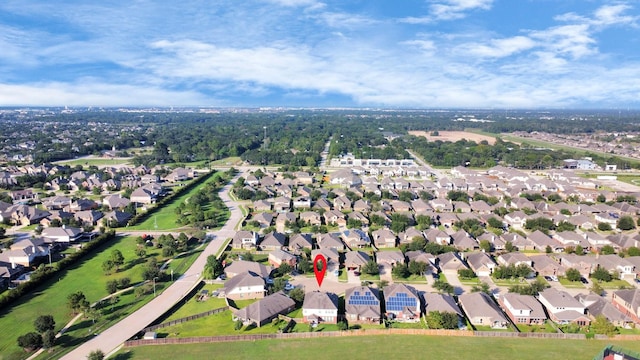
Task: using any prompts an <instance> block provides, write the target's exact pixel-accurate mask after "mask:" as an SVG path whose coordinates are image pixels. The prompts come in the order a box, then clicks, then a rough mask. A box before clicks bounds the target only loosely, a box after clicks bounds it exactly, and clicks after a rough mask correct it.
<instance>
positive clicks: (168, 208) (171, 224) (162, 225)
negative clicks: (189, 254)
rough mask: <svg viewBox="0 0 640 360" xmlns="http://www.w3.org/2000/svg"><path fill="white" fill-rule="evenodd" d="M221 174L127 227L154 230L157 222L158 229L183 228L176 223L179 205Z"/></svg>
mask: <svg viewBox="0 0 640 360" xmlns="http://www.w3.org/2000/svg"><path fill="white" fill-rule="evenodd" d="M219 176H222V173H215V174H213V176H211V178H209V179H207V181H205V182H203V183H202V184H200V185H198V186H195V187H194V188H192V189H191V190H189V191H188V192H186V193H184V194H182V195H180V196H178V197H177V198H175V199H173V201H171V203H169V204H167V205H165V206H164V207H162V208H161V209H159V210H158V211H156V212H155V213H154V214H153V215H150V216H149V217H148V218H147V219H146V220H145V221H143V222H141V223H140V224H137V225H135V226H130V227H127V229H131V230H149V231H152V230H156V227H155V226H156V224H157V225H158V228H157V230H175V229H180V228H183V225H179V224H176V219H177V216H176V212H175V210H176V208H177V207H178V205H180V204H181V203H182V202H183V201H185V200H186V199H188V198H189V197H191V196H193V195H194V194H195V193H197V192H198V191H200V189H202V188H203V187H204V186H205V185H206V184H207V183H210V182H212V181H214V180H215V179H216V177H219ZM227 217H228V216H227ZM221 223H223V222H221ZM185 228H186V227H185Z"/></svg>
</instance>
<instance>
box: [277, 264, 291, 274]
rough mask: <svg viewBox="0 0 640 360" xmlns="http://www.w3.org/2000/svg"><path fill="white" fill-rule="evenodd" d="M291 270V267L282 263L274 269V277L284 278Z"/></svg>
mask: <svg viewBox="0 0 640 360" xmlns="http://www.w3.org/2000/svg"><path fill="white" fill-rule="evenodd" d="M292 270H293V268H292V267H291V265H289V264H287V263H282V264H280V266H279V267H278V268H277V269H276V276H285V275H286V274H288V273H290V272H291V271H292Z"/></svg>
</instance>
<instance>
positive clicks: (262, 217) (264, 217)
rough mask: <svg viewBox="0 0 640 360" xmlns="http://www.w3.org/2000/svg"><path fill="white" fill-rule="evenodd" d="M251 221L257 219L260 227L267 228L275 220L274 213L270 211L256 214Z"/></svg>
mask: <svg viewBox="0 0 640 360" xmlns="http://www.w3.org/2000/svg"><path fill="white" fill-rule="evenodd" d="M251 221H256V222H257V223H258V225H259V226H260V228H266V227H269V226H271V223H272V222H273V214H271V213H268V212H263V213H259V214H255V215H254V216H253V218H252V219H251Z"/></svg>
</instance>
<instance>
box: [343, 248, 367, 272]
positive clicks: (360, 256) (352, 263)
mask: <svg viewBox="0 0 640 360" xmlns="http://www.w3.org/2000/svg"><path fill="white" fill-rule="evenodd" d="M369 260H371V258H369V255H367V254H365V253H364V252H362V251H347V252H346V253H345V254H344V267H345V268H347V270H357V271H360V269H361V268H362V267H363V266H364V265H366V264H367V262H369Z"/></svg>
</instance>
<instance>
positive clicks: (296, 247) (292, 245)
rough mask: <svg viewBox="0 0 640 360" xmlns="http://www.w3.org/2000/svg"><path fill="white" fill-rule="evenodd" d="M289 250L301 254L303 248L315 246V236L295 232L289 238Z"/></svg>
mask: <svg viewBox="0 0 640 360" xmlns="http://www.w3.org/2000/svg"><path fill="white" fill-rule="evenodd" d="M288 248H289V251H291V252H292V253H294V254H300V253H301V252H302V251H303V249H309V250H311V249H312V248H313V237H312V236H311V234H295V235H293V236H291V238H290V239H289V246H288Z"/></svg>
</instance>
